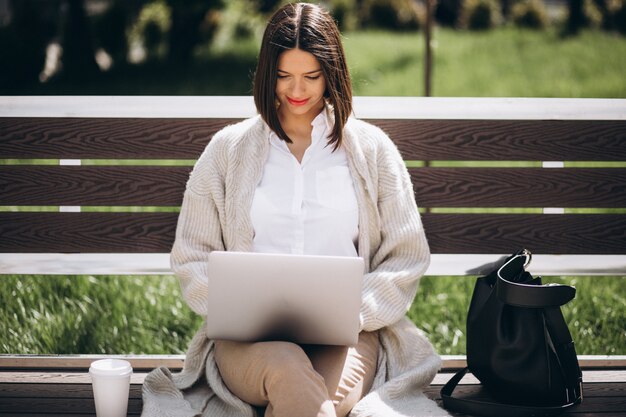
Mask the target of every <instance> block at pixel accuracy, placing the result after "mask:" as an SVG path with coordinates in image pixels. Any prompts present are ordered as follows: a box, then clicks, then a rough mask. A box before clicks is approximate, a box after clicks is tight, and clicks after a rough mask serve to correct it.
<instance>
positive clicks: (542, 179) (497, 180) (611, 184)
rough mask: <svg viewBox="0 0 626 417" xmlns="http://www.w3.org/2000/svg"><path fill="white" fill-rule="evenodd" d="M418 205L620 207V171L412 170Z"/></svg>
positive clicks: (624, 192) (624, 189)
mask: <svg viewBox="0 0 626 417" xmlns="http://www.w3.org/2000/svg"><path fill="white" fill-rule="evenodd" d="M410 174H411V178H412V181H413V188H414V190H415V198H416V200H417V204H418V205H419V206H421V207H572V208H573V207H585V208H592V207H598V208H610V207H626V199H625V198H624V196H626V169H620V168H590V169H587V168H561V169H548V168H412V169H410Z"/></svg>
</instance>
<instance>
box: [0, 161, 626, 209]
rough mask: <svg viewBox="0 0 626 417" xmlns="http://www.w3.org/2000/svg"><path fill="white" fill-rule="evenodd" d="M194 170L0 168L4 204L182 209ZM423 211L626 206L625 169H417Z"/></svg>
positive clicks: (415, 176) (0, 201)
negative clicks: (188, 183)
mask: <svg viewBox="0 0 626 417" xmlns="http://www.w3.org/2000/svg"><path fill="white" fill-rule="evenodd" d="M190 171H191V167H188V166H36V165H35V166H33V165H14V166H0V188H2V190H3V192H2V197H1V198H0V205H5V206H7V205H43V206H55V205H59V206H62V205H70V206H82V205H85V206H179V205H180V204H181V203H182V196H183V192H184V188H185V184H186V182H187V178H188V177H189V172H190ZM410 173H411V177H412V180H413V184H414V189H415V194H416V199H417V202H418V204H419V205H420V206H422V207H584V208H593V207H598V208H612V207H622V208H623V207H626V201H625V200H624V195H626V169H623V168H563V169H545V168H411V169H410Z"/></svg>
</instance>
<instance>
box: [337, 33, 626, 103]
mask: <svg viewBox="0 0 626 417" xmlns="http://www.w3.org/2000/svg"><path fill="white" fill-rule="evenodd" d="M434 44H435V47H434V52H433V54H434V66H433V74H434V77H433V79H434V83H433V91H432V95H433V96H449V97H454V96H456V97H607V98H609V97H626V81H625V79H624V76H623V68H626V42H624V40H623V38H621V37H618V36H613V35H611V34H609V33H605V32H598V31H584V32H582V33H581V35H580V36H578V37H573V38H567V39H562V38H560V37H559V35H558V34H557V31H556V30H547V31H532V30H521V29H516V28H500V29H496V30H491V31H485V32H464V31H455V30H450V29H446V28H437V29H436V30H435V33H434ZM345 45H346V54H347V57H348V62H349V65H350V69H351V71H352V77H353V83H354V90H355V94H356V95H365V96H379V95H380V96H420V95H424V86H423V67H424V63H423V59H424V58H423V57H424V39H423V36H422V34H421V33H406V34H390V33H385V32H354V33H348V34H346V36H345ZM583 57H584V59H583Z"/></svg>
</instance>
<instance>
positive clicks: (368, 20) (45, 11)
mask: <svg viewBox="0 0 626 417" xmlns="http://www.w3.org/2000/svg"><path fill="white" fill-rule="evenodd" d="M425 1H427V0H327V1H322V2H320V3H322V4H323V5H324V6H325V7H326V8H328V9H329V10H330V12H331V13H332V14H333V16H334V17H335V19H336V20H337V22H338V24H339V26H340V28H341V30H342V31H343V32H344V34H345V35H346V38H347V40H348V41H349V39H350V38H357V39H358V38H359V37H360V36H364V35H362V34H364V33H371V32H378V33H382V32H384V33H385V34H383V35H381V36H383V37H384V36H387V37H388V36H391V35H390V34H392V35H393V36H397V37H400V39H403V38H402V36H403V35H404V38H406V35H407V34H414V35H415V36H414V37H413V38H411V41H410V42H411V44H412V45H413V47H414V49H413V50H412V53H413V56H414V57H415V58H416V59H417V61H419V62H420V65H423V64H421V62H422V60H423V45H422V44H423V40H421V39H423V38H421V36H422V35H421V31H423V29H424V25H425V21H426V5H425V3H424V2H425ZM431 1H432V0H431ZM284 3H285V1H284V0H0V57H2V65H0V94H18V95H19V94H174V95H178V94H191V95H194V94H249V92H250V75H251V72H252V71H254V66H255V62H256V54H257V50H258V45H259V42H260V38H261V35H262V31H263V29H264V25H265V22H266V21H267V18H268V17H269V16H270V15H271V13H273V12H274V11H275V10H276V9H277V8H278V7H280V6H281V5H282V4H284ZM433 10H434V18H435V25H436V28H437V29H436V30H437V31H439V32H437V33H440V34H441V37H442V38H445V39H447V38H450V39H452V38H453V37H455V38H454V39H455V42H456V40H458V41H459V42H463V41H466V39H470V38H472V37H476V35H473V34H475V33H478V32H487V31H490V32H494V33H495V35H494V37H495V38H497V37H499V36H500V35H498V34H499V33H504V35H503V36H511V35H510V33H511V31H515V30H517V32H515V33H519V31H520V30H522V29H519V28H523V30H532V31H536V32H540V33H542V34H543V37H538V38H536V42H538V43H545V42H550V41H552V40H555V39H556V40H559V41H562V42H567V41H568V39H573V38H578V37H580V35H581V33H583V34H584V33H586V31H589V30H592V31H594V32H601V33H603V34H604V37H600V38H597V42H599V43H604V44H606V43H607V42H608V41H607V39H609V40H610V41H611V42H619V43H623V42H624V39H625V38H624V35H626V0H435V1H434V9H433ZM347 43H348V45H347V46H348V47H349V46H350V45H349V42H347ZM436 43H437V36H435V45H434V46H435V47H437V44H436ZM553 46H554V45H553ZM469 47H471V45H469ZM609 48H612V47H609ZM349 52H350V53H349V54H348V57H349V59H350V57H351V55H357V53H355V52H353V51H349ZM513 53H514V51H509V55H511V54H513ZM580 53H581V54H582V53H585V52H584V51H581V52H580ZM439 54H441V59H443V60H445V59H446V54H445V51H444V50H440V51H437V53H436V54H435V59H439ZM449 58H450V59H455V58H454V57H449ZM481 58H482V57H481ZM580 58H581V57H579V59H580ZM354 59H355V60H359V59H360V57H359V56H356V57H355V58H354ZM482 59H484V58H482ZM496 61H497V60H496ZM438 64H439V63H438V62H437V61H436V62H435V65H436V66H435V77H438V76H439V75H438V74H437V65H438ZM471 64H472V65H469V66H468V65H464V67H465V68H466V69H467V68H474V67H476V64H478V63H474V62H473V63H471ZM536 64H537V65H540V63H536ZM375 65H376V63H375V62H374V63H373V64H372V66H375ZM483 65H489V63H488V62H487V63H483ZM527 65H535V63H534V62H532V61H530V62H527ZM242 75H244V76H243V77H242ZM446 75H447V74H446ZM418 77H419V75H418V74H414V75H413V78H415V79H417V78H418ZM206 78H215V79H216V80H215V81H216V82H214V83H209V86H208V87H207V86H206V85H203V84H206ZM513 82H515V80H511V83H513ZM155 85H156V86H158V87H155ZM151 86H152V87H151ZM212 86H219V88H217V90H216V91H213V90H211V88H212ZM355 91H356V93H357V94H368V92H367V91H361V90H359V86H358V85H357V86H356V88H355ZM488 93H489V90H487V94H488ZM405 94H406V93H405ZM405 94H401V95H405ZM408 94H411V95H417V94H416V92H415V91H413V92H411V93H408ZM434 94H435V95H465V94H473V93H472V92H471V91H470V92H464V91H458V92H454V91H452V92H451V91H446V90H443V91H442V90H441V89H439V90H438V89H437V88H435V89H434ZM558 94H559V92H555V93H553V94H548V95H558ZM621 94H623V92H619V93H618V96H619V95H621ZM386 95H397V93H395V92H394V91H390V92H389V93H387V94H386ZM474 95H476V94H474ZM481 95H482V94H481ZM492 95H493V93H492ZM570 95H575V93H573V94H570Z"/></svg>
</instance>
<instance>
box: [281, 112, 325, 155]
mask: <svg viewBox="0 0 626 417" xmlns="http://www.w3.org/2000/svg"><path fill="white" fill-rule="evenodd" d="M330 110H331V109H330V108H329V106H324V109H322V111H321V112H320V113H319V114H318V115H317V116H315V118H314V119H313V121H311V126H313V130H312V132H311V146H314V145H316V144H317V143H319V141H320V140H321V139H326V140H327V139H328V137H329V136H330V132H331V131H332V123H331V120H330V119H331V117H330V115H329V112H330ZM269 140H270V143H271V144H272V145H273V146H276V147H278V148H279V149H282V150H286V151H287V152H290V151H289V148H288V147H287V144H286V143H285V141H284V140H282V139H280V138H279V137H278V135H277V134H276V133H275V132H274V131H273V130H271V129H270V134H269Z"/></svg>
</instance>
